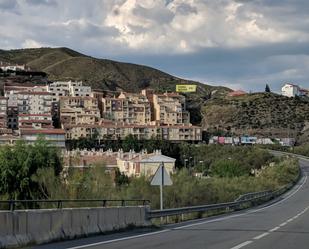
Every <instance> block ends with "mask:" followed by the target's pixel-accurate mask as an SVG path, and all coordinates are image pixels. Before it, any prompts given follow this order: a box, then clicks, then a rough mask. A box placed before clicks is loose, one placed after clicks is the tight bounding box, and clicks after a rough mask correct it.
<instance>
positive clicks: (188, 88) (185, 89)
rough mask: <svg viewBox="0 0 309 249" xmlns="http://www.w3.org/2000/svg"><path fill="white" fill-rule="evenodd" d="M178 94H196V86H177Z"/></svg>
mask: <svg viewBox="0 0 309 249" xmlns="http://www.w3.org/2000/svg"><path fill="white" fill-rule="evenodd" d="M176 92H183V93H188V92H196V85H176Z"/></svg>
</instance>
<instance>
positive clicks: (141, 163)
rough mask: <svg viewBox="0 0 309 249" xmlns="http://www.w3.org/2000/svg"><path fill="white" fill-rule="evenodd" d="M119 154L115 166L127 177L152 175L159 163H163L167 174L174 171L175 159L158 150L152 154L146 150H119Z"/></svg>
mask: <svg viewBox="0 0 309 249" xmlns="http://www.w3.org/2000/svg"><path fill="white" fill-rule="evenodd" d="M119 154H120V155H119V156H118V157H117V166H118V168H119V170H120V172H121V173H124V174H125V175H127V176H129V177H140V176H142V175H144V176H148V177H149V176H153V175H154V174H155V173H156V171H157V169H158V168H159V166H160V164H161V163H164V167H165V169H166V170H167V172H168V173H169V174H172V173H173V172H174V171H175V162H176V159H174V158H171V157H168V156H164V155H162V154H161V151H159V150H157V151H155V152H154V153H152V154H147V152H146V151H141V152H140V153H135V152H134V151H130V152H128V153H123V152H120V153H119Z"/></svg>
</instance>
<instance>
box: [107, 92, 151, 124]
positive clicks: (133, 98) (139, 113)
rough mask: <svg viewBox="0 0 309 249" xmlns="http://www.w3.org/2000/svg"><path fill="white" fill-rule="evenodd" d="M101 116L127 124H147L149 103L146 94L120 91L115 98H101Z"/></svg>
mask: <svg viewBox="0 0 309 249" xmlns="http://www.w3.org/2000/svg"><path fill="white" fill-rule="evenodd" d="M102 117H103V118H105V119H109V120H112V121H114V122H120V123H127V124H142V125H143V124H149V123H150V121H151V109H150V103H149V101H148V99H147V97H146V96H144V95H142V94H135V93H124V92H122V93H121V94H120V95H119V96H118V97H117V98H110V97H105V98H102Z"/></svg>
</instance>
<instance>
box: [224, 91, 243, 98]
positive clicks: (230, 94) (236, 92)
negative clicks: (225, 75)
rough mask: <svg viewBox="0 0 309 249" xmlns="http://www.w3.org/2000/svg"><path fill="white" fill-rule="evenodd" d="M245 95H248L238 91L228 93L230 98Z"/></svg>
mask: <svg viewBox="0 0 309 249" xmlns="http://www.w3.org/2000/svg"><path fill="white" fill-rule="evenodd" d="M245 94H247V93H246V92H245V91H242V90H236V91H233V92H230V93H228V96H230V97H236V96H241V95H245Z"/></svg>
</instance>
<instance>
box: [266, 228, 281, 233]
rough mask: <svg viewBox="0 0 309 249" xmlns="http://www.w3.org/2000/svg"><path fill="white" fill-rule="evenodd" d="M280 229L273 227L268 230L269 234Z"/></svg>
mask: <svg viewBox="0 0 309 249" xmlns="http://www.w3.org/2000/svg"><path fill="white" fill-rule="evenodd" d="M279 228H280V227H274V228H273V229H270V230H269V232H274V231H276V230H278V229H279Z"/></svg>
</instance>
